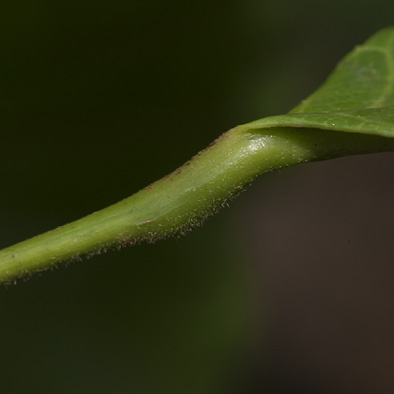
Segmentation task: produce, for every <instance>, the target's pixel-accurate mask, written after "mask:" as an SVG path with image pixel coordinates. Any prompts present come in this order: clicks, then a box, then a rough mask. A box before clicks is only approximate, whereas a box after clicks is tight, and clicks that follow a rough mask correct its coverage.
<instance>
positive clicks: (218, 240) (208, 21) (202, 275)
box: [0, 0, 394, 394]
mask: <svg viewBox="0 0 394 394" xmlns="http://www.w3.org/2000/svg"><path fill="white" fill-rule="evenodd" d="M393 11H394V4H393V5H391V4H390V3H387V2H386V1H383V0H377V1H375V2H374V3H373V4H371V3H370V2H366V1H361V2H360V1H355V0H350V1H346V2H343V1H330V2H326V3H321V2H313V1H307V0H301V1H299V2H291V1H290V0H282V1H276V2H262V1H256V0H247V1H242V2H241V1H227V2H221V1H213V2H212V1H211V2H198V3H190V4H185V3H184V2H181V1H169V2H159V1H151V2H142V1H121V0H115V1H113V2H111V3H104V2H93V1H91V0H82V1H78V2H76V1H68V2H67V3H61V2H50V1H49V0H41V1H35V2H33V1H27V0H19V1H18V0H16V1H12V2H11V1H4V2H2V3H1V4H0V49H1V51H0V86H1V90H0V108H1V117H0V126H1V128H0V130H1V131H0V133H1V134H0V135H1V141H2V149H1V165H0V176H1V186H2V187H1V191H0V219H1V220H0V247H5V246H8V245H10V244H12V243H14V242H17V241H20V240H22V239H25V238H27V237H30V236H33V235H35V234H37V233H40V232H42V231H45V230H49V229H51V228H53V227H55V226H58V225H60V224H63V223H66V222H68V221H71V220H74V219H77V218H78V217H80V216H82V215H85V214H87V213H90V212H92V211H95V210H97V209H100V208H102V207H104V206H106V205H108V204H110V203H113V202H116V201H118V200H120V199H121V198H124V197H126V196H128V195H130V194H131V193H133V192H135V191H137V190H138V189H140V188H141V187H144V186H146V185H147V184H149V183H150V182H152V181H154V180H155V179H157V178H159V177H161V176H163V175H165V174H167V173H168V172H170V171H172V170H173V169H174V168H175V167H176V166H178V165H180V164H182V163H183V162H185V161H186V160H187V159H189V158H190V156H192V155H193V154H195V153H196V152H197V151H198V150H200V149H202V148H204V147H205V146H206V145H207V144H208V143H210V142H211V141H212V140H213V139H214V138H216V137H217V136H218V135H219V134H220V133H221V132H224V131H226V130H227V129H229V128H231V127H233V126H234V125H237V124H241V123H244V122H247V121H250V120H254V119H258V118H260V117H263V116H266V115H273V114H280V113H284V112H286V111H288V110H289V109H291V107H292V106H295V105H296V104H297V103H298V101H299V100H301V99H303V98H305V97H306V96H307V95H308V94H309V93H311V92H312V91H313V90H314V89H315V88H316V87H317V86H318V85H319V84H320V83H321V82H322V81H323V80H324V78H325V77H326V76H327V74H328V73H329V72H330V71H331V70H332V68H333V67H334V66H335V64H336V63H337V62H338V61H339V60H340V59H341V58H342V57H343V56H344V55H345V54H346V53H347V52H348V51H350V50H351V49H352V48H353V47H354V46H355V45H356V44H360V43H362V42H363V41H364V40H365V39H367V38H368V37H369V36H370V35H371V34H373V33H374V32H376V31H377V30H379V29H381V28H383V27H386V26H388V25H390V24H392V17H391V15H393ZM393 172H394V156H393V154H381V155H369V156H363V157H352V158H345V159H338V160H334V161H328V162H323V163H313V164H308V165H303V166H300V167H297V168H294V169H288V170H284V171H281V172H276V173H273V174H269V175H265V176H264V177H262V178H261V179H260V180H259V181H257V182H256V183H255V184H254V185H252V187H250V188H249V189H248V190H247V191H246V192H245V193H244V194H243V195H241V196H240V197H239V198H238V199H237V200H235V201H234V202H233V203H232V206H231V208H230V209H225V210H224V211H222V212H221V213H220V214H219V215H218V216H216V217H214V218H211V219H210V220H209V221H208V222H207V223H206V224H205V226H203V227H202V228H199V229H196V230H195V231H194V232H192V233H191V234H190V235H188V236H187V237H185V238H182V239H179V240H177V239H176V240H169V241H166V242H159V243H157V244H155V245H140V246H138V247H135V248H130V249H124V250H122V251H120V252H116V253H115V252H114V253H108V254H105V255H101V256H97V257H95V258H94V259H92V260H90V261H84V262H81V263H73V264H69V266H68V267H67V268H64V267H60V268H59V269H57V270H54V271H52V272H51V271H49V272H45V273H42V274H40V275H35V276H34V277H33V278H32V279H31V280H29V281H20V282H19V283H18V284H17V285H16V286H8V287H2V288H1V289H0V308H1V310H2V317H1V321H0V322H1V324H0V335H1V338H2V357H1V361H0V381H1V387H2V392H4V393H26V392H34V393H35V392H40V393H43V394H45V393H53V392H56V393H59V394H62V393H111V394H123V393H141V394H142V393H150V394H151V393H152V394H161V393H191V394H194V393H196V394H200V393H201V394H202V393H204V394H209V393H212V394H220V393H234V394H240V393H242V394H255V393H265V392H269V393H272V394H282V393H292V394H294V393H303V394H309V393H311V394H312V393H313V394H334V393H349V392H357V393H372V392H373V393H382V394H386V393H392V392H394V373H393V372H394V335H393V332H394V321H393V313H392V309H393V308H392V307H393V304H394V290H393V286H392V283H393V278H394V272H393V271H394V268H393V256H394V254H393V247H392V231H391V228H392V224H393V223H394V214H393V213H392V201H393V197H394V190H393V186H392V179H393Z"/></svg>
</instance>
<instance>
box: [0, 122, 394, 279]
mask: <svg viewBox="0 0 394 394" xmlns="http://www.w3.org/2000/svg"><path fill="white" fill-rule="evenodd" d="M383 151H394V139H393V138H385V137H380V136H370V135H362V134H356V135H355V134H354V133H343V132H336V131H325V130H319V129H307V128H298V129H297V128H280V127H274V128H263V129H261V128H258V124H256V122H254V123H250V124H246V125H243V126H238V127H236V128H234V129H232V130H230V131H228V132H227V133H225V134H223V135H222V136H221V137H220V138H218V139H217V140H216V141H214V142H213V143H212V144H211V145H210V146H209V147H208V148H207V149H205V150H204V151H202V152H200V153H199V154H197V155H196V156H195V157H193V158H192V159H191V160H190V161H188V162H187V163H185V164H184V165H183V166H181V167H180V168H179V169H177V170H176V171H174V172H173V173H171V174H169V175H167V176H166V177H164V178H162V179H161V180H159V181H157V182H155V183H153V184H151V185H149V186H148V187H146V188H145V189H143V190H141V191H139V192H138V193H136V194H134V195H132V196H131V197H129V198H127V199H125V200H122V201H120V202H118V203H117V204H114V205H112V206H110V207H108V208H105V209H103V210H101V211H98V212H95V213H93V214H91V215H89V216H86V217H84V218H82V219H79V220H77V221H75V222H72V223H70V224H67V225H64V226H62V227H58V228H56V229H54V230H52V231H49V232H46V233H44V234H41V235H39V236H36V237H34V238H31V239H29V240H27V241H24V242H20V243H18V244H15V245H14V246H11V247H8V248H6V249H3V250H2V251H0V282H10V281H12V280H13V279H16V278H19V277H22V276H28V275H29V274H30V273H32V272H34V271H39V270H44V269H47V268H49V267H52V266H54V265H56V264H58V263H60V262H62V261H70V260H74V259H78V258H79V257H81V256H83V255H91V254H95V253H100V252H101V251H104V250H106V249H108V248H114V247H121V246H124V245H132V244H135V243H138V242H140V241H148V242H153V241H155V240H157V239H160V238H165V237H168V236H171V235H174V234H182V233H184V232H186V231H188V230H190V229H191V228H192V227H194V226H196V225H199V224H200V223H201V222H202V221H203V220H204V219H205V218H206V217H207V216H209V215H210V214H212V213H214V212H215V211H216V210H217V209H218V208H220V207H221V206H223V205H224V204H225V203H226V202H227V201H229V200H230V199H231V198H233V197H234V196H235V195H237V194H238V193H239V192H240V191H242V190H243V189H244V188H245V187H246V186H247V185H248V184H249V183H250V182H251V181H252V180H253V179H254V178H256V177H257V176H259V175H261V174H263V173H265V172H269V171H273V170H275V169H279V168H284V167H290V166H294V165H296V164H300V163H305V162H309V161H317V160H326V159H332V158H336V157H341V156H348V155H354V154H362V153H374V152H383Z"/></svg>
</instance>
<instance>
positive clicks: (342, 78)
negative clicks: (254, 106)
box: [246, 27, 394, 138]
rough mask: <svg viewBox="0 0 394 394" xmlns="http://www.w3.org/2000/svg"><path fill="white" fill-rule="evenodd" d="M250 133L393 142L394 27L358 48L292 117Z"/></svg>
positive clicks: (271, 120) (266, 120) (282, 117)
mask: <svg viewBox="0 0 394 394" xmlns="http://www.w3.org/2000/svg"><path fill="white" fill-rule="evenodd" d="M246 127H248V128H249V129H250V130H251V129H258V128H271V127H292V128H299V127H306V128H317V129H322V130H334V131H343V132H349V133H362V134H371V135H379V136H383V137H392V138H394V27H389V28H386V29H383V30H381V31H380V32H378V33H376V34H375V35H374V36H372V37H371V38H370V39H369V40H368V41H366V43H365V44H363V45H361V46H358V47H356V48H355V49H354V50H353V51H352V52H351V53H350V54H349V55H347V56H346V57H345V58H344V59H343V60H342V61H341V62H340V63H339V64H338V66H337V67H336V69H335V70H334V71H333V73H332V74H331V75H330V76H329V77H328V79H327V80H326V82H325V83H324V84H323V85H322V86H321V87H320V88H319V89H317V90H316V91H315V92H314V93H313V94H311V95H310V96H309V97H308V98H307V99H306V100H303V101H302V102H301V103H300V104H299V105H298V106H296V107H295V108H294V109H293V110H292V111H291V112H290V113H289V114H285V115H280V116H273V117H268V118H264V119H260V120H258V121H255V122H252V123H249V124H248V125H246Z"/></svg>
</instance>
